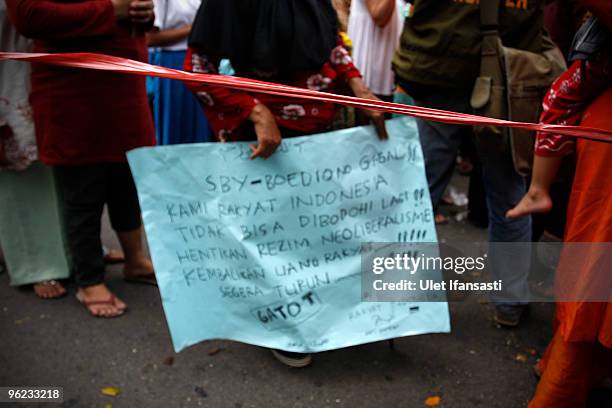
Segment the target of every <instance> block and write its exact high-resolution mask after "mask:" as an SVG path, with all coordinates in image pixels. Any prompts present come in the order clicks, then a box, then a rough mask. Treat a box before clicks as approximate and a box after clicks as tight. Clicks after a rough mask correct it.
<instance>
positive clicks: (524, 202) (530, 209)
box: [506, 189, 552, 219]
mask: <svg viewBox="0 0 612 408" xmlns="http://www.w3.org/2000/svg"><path fill="white" fill-rule="evenodd" d="M551 209H552V201H551V199H550V196H549V195H548V192H546V191H544V190H536V189H529V191H528V192H527V194H525V196H524V197H523V198H521V201H519V203H518V204H517V205H516V206H515V207H514V208H513V209H511V210H508V212H507V213H506V218H510V219H513V218H519V217H524V216H526V215H529V214H533V213H544V212H548V211H550V210H551Z"/></svg>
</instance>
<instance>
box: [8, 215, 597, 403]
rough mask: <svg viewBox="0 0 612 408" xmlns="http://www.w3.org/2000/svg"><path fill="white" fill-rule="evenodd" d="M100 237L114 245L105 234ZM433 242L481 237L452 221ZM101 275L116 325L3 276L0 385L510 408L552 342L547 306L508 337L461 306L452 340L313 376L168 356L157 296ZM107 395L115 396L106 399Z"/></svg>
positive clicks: (213, 354)
mask: <svg viewBox="0 0 612 408" xmlns="http://www.w3.org/2000/svg"><path fill="white" fill-rule="evenodd" d="M104 235H105V238H104V240H105V242H106V243H107V245H109V246H111V247H116V246H117V243H116V241H115V240H114V239H112V237H111V234H110V232H109V230H108V226H107V225H106V226H105V234H104ZM440 236H441V237H442V238H448V239H451V240H452V239H456V238H457V237H462V238H463V239H469V240H474V241H478V240H484V239H485V236H486V234H485V232H484V231H483V230H477V229H475V228H473V227H470V226H469V225H467V224H465V223H460V222H456V221H453V222H451V224H449V225H447V226H444V227H442V228H441V229H440ZM108 277H109V284H110V286H111V287H112V288H113V290H115V291H116V292H117V293H118V295H119V296H120V297H121V298H122V299H124V300H126V301H127V302H128V303H129V305H130V311H129V313H128V314H127V315H125V316H124V317H121V318H119V319H115V320H103V319H94V318H91V317H89V316H88V315H87V313H86V311H85V309H84V308H83V307H82V306H80V305H79V304H78V303H77V301H76V300H75V299H74V296H73V294H74V292H75V288H74V287H73V286H70V292H71V295H70V296H68V297H66V298H64V299H61V300H56V301H40V300H38V299H37V298H36V297H35V295H34V294H33V293H32V292H31V291H29V290H17V289H14V288H9V287H8V277H7V275H6V274H2V275H0V336H1V337H0V385H60V386H63V387H64V394H65V402H64V403H63V404H62V405H61V407H105V406H106V404H112V406H113V407H130V408H131V407H215V408H217V407H219V408H224V407H228V408H249V407H257V408H276V407H282V408H284V407H296V408H297V407H337V408H340V407H346V408H349V407H350V408H354V407H356V408H360V407H366V408H367V407H397V408H411V407H423V406H425V405H424V400H425V399H426V398H427V397H430V396H436V395H437V396H440V397H441V398H442V403H441V405H440V406H441V407H453V408H463V407H466V408H467V407H483V408H484V407H486V408H497V407H498V408H516V407H522V406H525V405H526V403H527V401H528V400H529V398H530V396H531V395H532V393H533V391H534V388H535V385H536V380H535V378H534V376H533V374H532V365H533V364H534V363H535V361H536V358H537V355H538V354H539V353H541V352H542V351H543V348H544V347H545V345H546V343H547V341H548V339H549V336H550V333H551V332H550V322H551V318H552V312H553V307H552V305H550V304H538V305H534V306H533V307H532V309H531V313H530V315H529V317H528V319H527V320H526V321H525V324H524V325H522V326H521V327H520V328H519V329H517V330H512V331H510V330H503V329H499V328H497V327H496V326H495V325H494V324H493V322H492V321H491V318H490V313H491V311H490V306H489V305H487V304H484V303H479V302H476V301H471V302H456V303H452V304H451V305H450V309H451V314H452V327H453V330H452V334H447V335H426V336H416V337H408V338H402V339H398V340H396V347H395V350H390V348H389V347H388V344H387V342H380V343H374V344H367V345H363V346H358V347H351V348H347V349H342V350H337V351H333V352H326V353H320V354H318V355H316V357H315V361H314V364H313V365H312V366H311V367H308V368H306V369H302V370H294V369H289V368H286V367H284V366H282V365H281V364H279V363H278V362H277V361H275V360H274V359H273V358H272V356H271V354H270V353H269V352H268V351H266V350H264V349H261V348H257V347H252V346H248V345H245V344H240V343H234V342H224V341H212V342H206V343H203V344H199V345H196V346H194V347H191V348H189V349H187V350H186V351H184V352H181V353H180V354H178V355H177V354H174V353H173V351H172V348H171V344H170V338H169V334H168V329H167V326H166V322H165V319H164V316H163V311H162V308H161V304H160V297H159V293H158V292H157V289H155V288H152V287H143V286H138V285H129V284H125V283H124V282H123V281H122V280H121V270H120V266H114V267H110V268H109V273H108ZM108 386H113V387H117V388H119V389H120V391H121V393H120V394H119V395H118V396H116V397H108V396H104V395H102V393H101V389H102V388H103V387H108ZM599 404H600V403H596V404H595V405H593V406H603V405H599ZM1 406H2V404H0V407H1ZM23 406H25V405H23ZM41 406H47V407H48V406H49V405H41Z"/></svg>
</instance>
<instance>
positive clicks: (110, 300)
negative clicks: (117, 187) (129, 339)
mask: <svg viewBox="0 0 612 408" xmlns="http://www.w3.org/2000/svg"><path fill="white" fill-rule="evenodd" d="M106 166H107V165H106V164H104V163H96V164H89V165H79V166H57V167H56V168H55V169H56V175H57V180H58V185H59V188H60V191H61V193H62V195H63V205H64V220H65V224H66V236H67V241H68V247H69V249H70V253H71V254H72V268H73V275H74V279H75V282H76V284H77V285H78V287H79V290H78V293H77V297H78V299H79V301H81V302H82V303H83V304H84V305H85V306H86V307H87V308H88V310H89V312H90V313H91V314H92V315H94V316H99V317H115V316H119V315H121V314H123V313H124V311H125V309H126V308H127V306H126V305H125V303H123V302H122V301H121V300H119V299H118V298H117V297H116V296H115V295H114V294H113V293H111V291H110V290H109V289H108V287H107V286H106V285H105V284H104V255H103V252H102V242H101V239H100V229H101V218H102V211H103V209H104V203H105V201H106V177H105V176H106V171H107V170H106Z"/></svg>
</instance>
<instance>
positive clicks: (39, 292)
mask: <svg viewBox="0 0 612 408" xmlns="http://www.w3.org/2000/svg"><path fill="white" fill-rule="evenodd" d="M32 289H34V293H36V296H38V297H39V298H41V299H57V298H61V297H62V296H64V295H65V294H66V288H64V285H62V284H61V283H59V282H58V281H56V280H47V281H42V282H37V283H35V284H33V285H32Z"/></svg>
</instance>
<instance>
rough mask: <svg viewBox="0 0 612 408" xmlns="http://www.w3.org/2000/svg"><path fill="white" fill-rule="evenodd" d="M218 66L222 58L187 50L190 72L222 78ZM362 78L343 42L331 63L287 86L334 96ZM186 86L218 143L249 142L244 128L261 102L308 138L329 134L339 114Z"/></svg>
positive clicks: (328, 108) (306, 103)
mask: <svg viewBox="0 0 612 408" xmlns="http://www.w3.org/2000/svg"><path fill="white" fill-rule="evenodd" d="M218 66H219V58H213V57H211V56H208V55H204V54H201V53H198V52H197V51H196V50H194V49H192V48H189V49H188V50H187V55H186V57H185V70H186V71H190V72H196V73H206V74H218V70H217V67H218ZM360 76H361V74H360V73H359V71H358V70H357V68H355V66H354V65H353V61H352V59H351V57H350V55H349V53H348V51H347V50H346V48H345V47H344V45H343V44H342V43H341V40H339V42H338V46H337V47H336V48H334V49H333V50H332V52H331V54H330V57H329V60H328V61H327V62H326V63H325V64H324V65H323V67H321V69H320V70H318V71H316V72H299V73H296V74H294V76H293V78H292V79H291V80H290V81H289V82H288V83H286V84H287V85H292V86H295V87H300V88H308V89H312V90H316V91H324V92H333V91H334V90H335V89H336V88H337V86H338V85H339V83H347V82H348V81H349V79H351V78H354V77H360ZM257 79H261V78H257ZM271 82H274V80H271ZM186 85H187V87H188V88H189V89H191V91H192V92H194V93H195V94H196V95H197V97H198V99H199V100H200V103H201V104H202V107H203V108H204V111H205V113H206V116H207V118H208V122H209V123H210V125H211V127H212V130H213V134H214V135H215V137H216V139H217V140H219V141H223V142H225V141H238V140H244V139H245V134H244V128H243V127H242V125H243V124H244V123H245V122H246V120H247V118H248V117H249V115H250V114H251V111H252V109H253V107H254V106H255V105H256V104H257V103H258V102H261V103H263V104H264V105H265V106H266V107H267V108H268V109H270V111H271V112H272V114H273V115H274V117H275V119H276V123H277V124H278V126H279V127H281V128H287V129H292V130H297V131H300V132H304V133H305V134H306V133H315V132H323V131H325V130H327V129H328V128H329V126H330V125H331V123H332V121H333V119H334V115H335V113H336V106H335V105H334V104H332V103H326V102H319V101H311V100H301V99H295V98H286V97H282V96H276V95H268V94H261V93H247V92H243V91H237V90H233V89H229V88H223V87H219V86H214V85H206V84H200V83H187V84H186Z"/></svg>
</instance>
